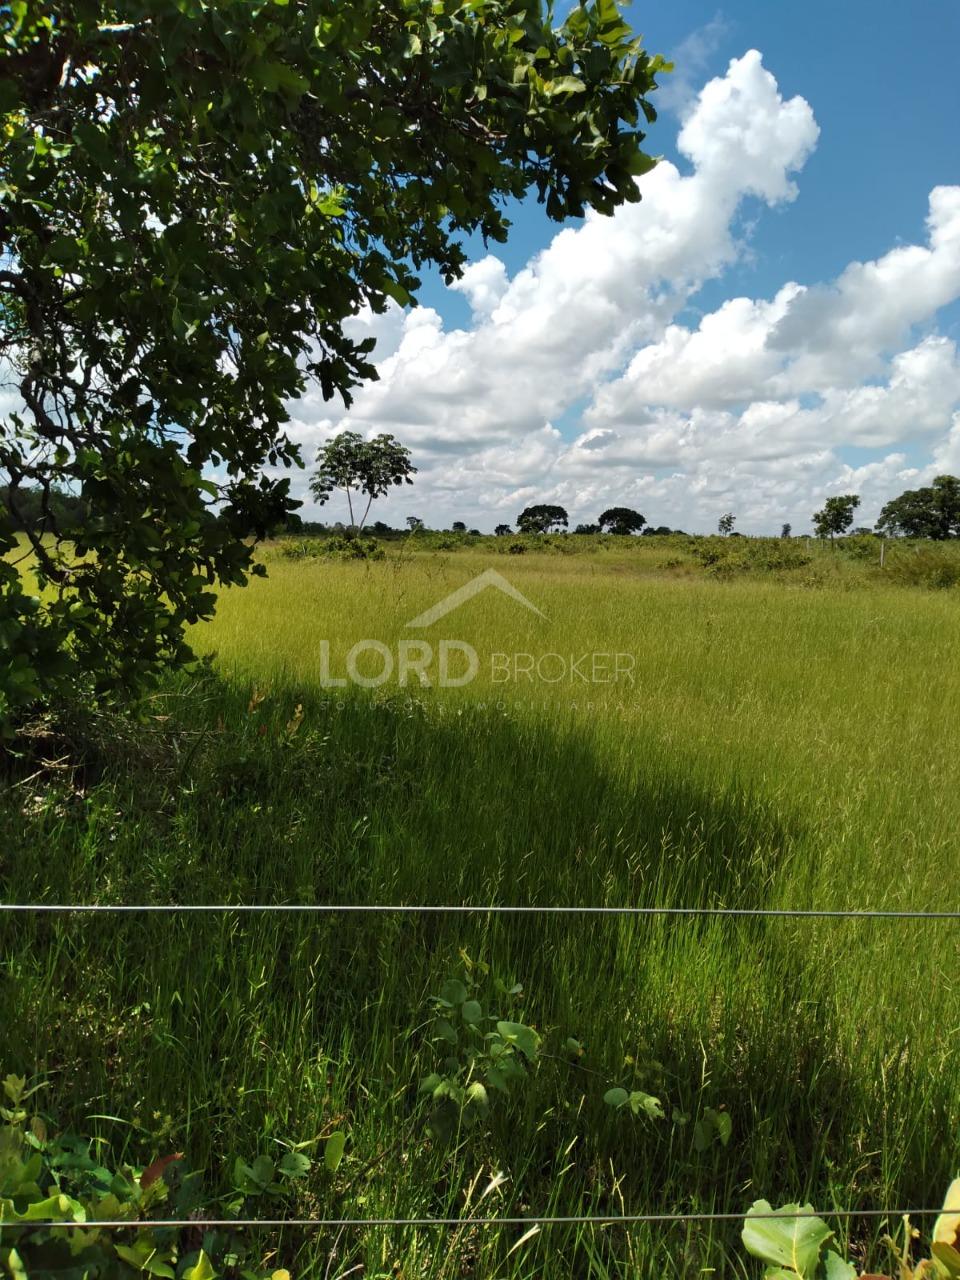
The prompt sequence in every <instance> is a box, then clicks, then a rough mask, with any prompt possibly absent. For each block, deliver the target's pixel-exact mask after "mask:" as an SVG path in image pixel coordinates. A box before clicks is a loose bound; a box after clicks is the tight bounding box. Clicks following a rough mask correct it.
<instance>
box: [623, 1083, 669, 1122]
mask: <svg viewBox="0 0 960 1280" xmlns="http://www.w3.org/2000/svg"><path fill="white" fill-rule="evenodd" d="M629 1102H630V1110H631V1111H632V1112H633V1114H634V1115H635V1116H638V1115H639V1114H640V1113H641V1111H642V1112H643V1114H644V1115H645V1116H649V1118H650V1119H651V1120H662V1119H663V1106H662V1105H661V1102H660V1099H659V1098H655V1097H654V1096H653V1094H651V1093H643V1092H642V1091H641V1090H639V1089H635V1090H634V1091H633V1092H632V1093H631V1094H630V1098H629Z"/></svg>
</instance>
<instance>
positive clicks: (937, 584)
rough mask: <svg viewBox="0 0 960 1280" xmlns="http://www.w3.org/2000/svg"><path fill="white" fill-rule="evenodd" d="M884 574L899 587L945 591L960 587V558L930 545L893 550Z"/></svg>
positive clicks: (889, 554) (944, 549) (944, 548)
mask: <svg viewBox="0 0 960 1280" xmlns="http://www.w3.org/2000/svg"><path fill="white" fill-rule="evenodd" d="M883 572H884V577H885V578H886V579H887V580H888V581H890V582H895V583H897V584H898V585H899V586H904V587H926V588H928V589H930V590H946V589H949V588H950V587H955V586H957V585H960V555H957V554H956V553H955V552H954V553H952V554H951V550H950V549H947V548H946V547H943V548H941V547H936V548H934V547H933V546H931V545H930V544H929V543H920V544H918V545H915V546H908V547H895V548H890V550H889V551H888V554H887V559H886V564H885V565H884V570H883Z"/></svg>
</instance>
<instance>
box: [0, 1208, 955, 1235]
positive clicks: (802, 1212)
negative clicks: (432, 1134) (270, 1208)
mask: <svg viewBox="0 0 960 1280" xmlns="http://www.w3.org/2000/svg"><path fill="white" fill-rule="evenodd" d="M942 1212H943V1210H942V1209H824V1210H822V1211H820V1210H815V1209H797V1210H796V1211H790V1210H783V1209H778V1210H771V1211H770V1212H769V1213H751V1214H750V1221H751V1222H763V1221H769V1220H771V1219H776V1220H778V1221H781V1222H782V1221H790V1222H793V1221H795V1220H797V1219H811V1218H835V1219H842V1220H848V1219H850V1218H872V1219H876V1218H879V1219H885V1218H924V1217H927V1218H929V1217H933V1216H939V1215H940V1214H941V1213H942ZM746 1216H747V1215H746V1214H745V1213H622V1214H615V1213H611V1214H570V1215H564V1214H555V1215H547V1216H540V1217H538V1216H536V1215H530V1216H524V1217H495V1216H492V1215H490V1216H483V1217H471V1216H468V1217H464V1218H132V1219H130V1220H129V1221H126V1222H124V1221H118V1220H117V1219H116V1218H91V1219H88V1220H87V1221H85V1222H76V1221H74V1220H73V1219H68V1218H64V1219H60V1220H57V1219H52V1220H51V1219H47V1220H45V1221H43V1222H39V1221H38V1222H16V1221H9V1222H8V1221H7V1220H6V1219H4V1218H3V1216H2V1214H0V1227H2V1228H3V1229H4V1230H6V1228H7V1227H38V1226H43V1227H76V1228H78V1229H80V1230H84V1231H89V1230H92V1229H94V1228H96V1229H98V1230H105V1229H111V1228H112V1229H114V1230H117V1231H121V1230H145V1229H150V1228H154V1229H160V1228H162V1227H176V1228H187V1227H202V1228H204V1229H205V1230H215V1229H216V1230H220V1229H224V1228H230V1227H269V1228H271V1229H277V1228H279V1227H296V1228H299V1229H307V1228H323V1227H328V1228H331V1229H337V1230H346V1229H347V1228H348V1227H494V1226H497V1227H539V1226H544V1227H551V1226H560V1227H565V1226H566V1227H574V1226H590V1225H593V1226H617V1225H621V1224H626V1225H638V1224H641V1223H651V1224H654V1225H660V1226H665V1225H668V1224H675V1223H683V1224H689V1223H694V1222H743V1221H744V1219H745V1218H746Z"/></svg>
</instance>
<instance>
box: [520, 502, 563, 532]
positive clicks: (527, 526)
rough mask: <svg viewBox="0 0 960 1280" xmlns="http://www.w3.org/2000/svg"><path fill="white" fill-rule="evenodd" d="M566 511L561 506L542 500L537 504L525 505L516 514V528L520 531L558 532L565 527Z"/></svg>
mask: <svg viewBox="0 0 960 1280" xmlns="http://www.w3.org/2000/svg"><path fill="white" fill-rule="evenodd" d="M567 519H568V517H567V513H566V511H564V509H563V507H556V506H552V505H551V504H550V503H548V502H542V503H540V504H539V505H538V506H534V507H525V508H524V509H523V511H521V512H520V514H519V515H518V516H517V528H518V530H519V531H520V532H521V533H550V532H552V531H553V532H559V530H560V529H565V528H566V527H567Z"/></svg>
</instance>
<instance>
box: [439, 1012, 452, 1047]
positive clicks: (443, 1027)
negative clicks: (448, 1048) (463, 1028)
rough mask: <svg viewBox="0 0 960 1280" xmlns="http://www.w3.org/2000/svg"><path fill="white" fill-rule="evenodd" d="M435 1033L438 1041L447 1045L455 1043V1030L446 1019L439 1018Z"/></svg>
mask: <svg viewBox="0 0 960 1280" xmlns="http://www.w3.org/2000/svg"><path fill="white" fill-rule="evenodd" d="M436 1032H437V1036H436V1038H437V1039H438V1040H445V1041H446V1042H447V1044H456V1043H457V1033H456V1030H455V1029H454V1027H453V1024H452V1023H450V1022H448V1021H447V1019H446V1018H440V1019H439V1020H438V1021H437V1024H436Z"/></svg>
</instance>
